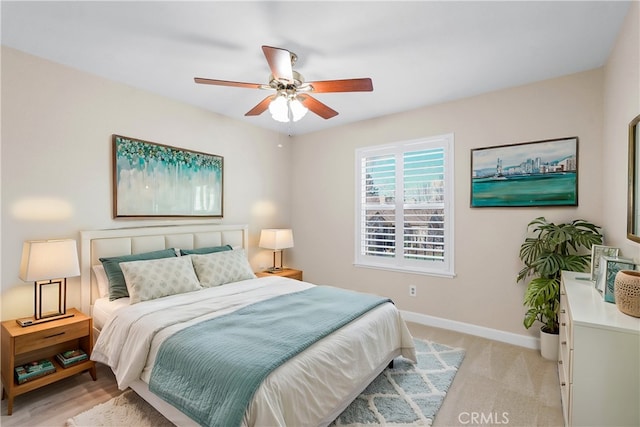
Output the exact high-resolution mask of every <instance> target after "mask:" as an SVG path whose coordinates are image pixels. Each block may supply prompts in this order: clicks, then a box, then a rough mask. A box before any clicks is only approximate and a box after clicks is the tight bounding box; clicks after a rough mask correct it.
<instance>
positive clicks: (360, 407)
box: [65, 339, 465, 427]
mask: <svg viewBox="0 0 640 427" xmlns="http://www.w3.org/2000/svg"><path fill="white" fill-rule="evenodd" d="M415 343H416V350H417V358H418V363H417V364H415V365H414V364H412V363H411V362H409V361H408V360H406V359H403V358H397V359H396V360H395V361H394V367H393V369H389V368H387V369H385V370H384V372H383V373H382V374H380V375H379V376H378V378H376V379H375V380H374V381H373V382H372V383H371V384H370V385H369V387H367V389H366V390H365V391H363V392H362V394H360V396H358V397H357V398H356V400H355V401H354V402H353V403H352V404H351V405H350V406H349V407H348V408H347V409H346V410H345V411H344V412H343V413H342V414H341V415H340V416H339V417H338V419H337V420H336V421H335V422H334V423H333V424H332V426H336V427H337V426H349V427H355V426H361V425H369V426H371V425H402V426H430V425H431V424H432V423H433V419H434V418H435V415H436V413H437V412H438V409H439V408H440V405H442V402H443V401H444V397H445V395H446V393H447V390H448V389H449V386H450V385H451V383H452V382H453V379H454V377H455V375H456V372H457V370H458V367H459V366H460V364H461V363H462V360H463V359H464V355H465V352H464V350H463V349H460V348H453V347H449V346H445V345H442V344H437V343H434V342H431V341H426V340H418V339H416V340H415ZM134 425H135V426H136V427H157V426H172V425H173V424H171V423H170V422H169V421H168V420H167V419H166V418H164V417H163V416H162V415H161V414H160V413H159V412H157V411H156V410H155V409H154V408H152V407H151V406H150V405H149V404H148V403H146V402H145V401H144V400H143V399H142V398H140V397H139V396H138V395H137V394H136V393H134V392H132V391H126V392H124V393H122V394H121V395H119V396H117V397H115V398H113V399H111V400H109V401H108V402H105V403H102V404H100V405H97V406H94V407H93V408H91V409H89V410H88V411H86V412H83V413H81V414H79V415H77V416H75V417H73V418H71V419H69V420H67V423H66V424H65V426H66V427H89V426H91V427H94V426H95V427H98V426H134Z"/></svg>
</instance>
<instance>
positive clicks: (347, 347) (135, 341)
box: [91, 277, 415, 426]
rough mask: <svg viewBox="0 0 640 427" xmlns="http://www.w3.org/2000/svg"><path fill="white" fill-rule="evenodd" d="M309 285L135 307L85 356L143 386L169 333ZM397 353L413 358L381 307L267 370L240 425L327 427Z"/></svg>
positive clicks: (399, 324)
mask: <svg viewBox="0 0 640 427" xmlns="http://www.w3.org/2000/svg"><path fill="white" fill-rule="evenodd" d="M312 286H314V285H312V284H310V283H306V282H300V281H297V280H292V279H287V278H282V277H265V278H260V279H252V280H245V281H242V282H236V283H232V284H228V285H223V286H218V287H214V288H207V289H203V290H201V291H196V292H190V293H185V294H180V295H173V296H171V297H166V298H160V299H156V300H152V301H146V302H144V303H138V304H133V305H130V306H127V307H124V308H121V309H119V310H117V311H116V312H115V313H114V315H113V317H112V318H111V319H110V320H109V321H107V323H106V324H105V325H104V327H103V328H102V331H101V333H100V336H99V337H98V340H97V342H96V345H95V347H94V349H93V353H92V355H91V359H93V360H95V361H97V362H101V363H105V364H107V365H109V366H110V367H111V369H112V370H113V372H114V374H115V376H116V380H117V382H118V387H119V388H120V389H121V390H124V389H126V388H127V387H129V386H130V385H131V384H132V383H133V382H134V381H136V380H138V379H142V380H143V381H144V382H145V383H148V382H149V378H150V375H151V370H152V367H153V362H154V360H155V357H156V354H157V351H158V349H159V347H160V345H161V344H162V342H163V341H164V340H165V339H166V338H167V337H169V336H170V335H171V334H173V333H175V332H177V331H179V330H181V329H183V328H186V327H188V326H190V325H193V324H195V323H198V322H200V321H203V320H206V319H211V318H214V317H218V316H221V315H224V314H227V313H230V312H232V311H234V310H237V309H239V308H242V307H244V306H246V305H248V304H251V303H254V302H258V301H261V300H264V299H267V298H271V297H274V296H277V295H284V294H287V293H291V292H298V291H301V290H304V289H307V288H310V287H312ZM400 354H401V355H403V356H404V357H407V358H408V359H411V360H414V361H415V349H414V344H413V339H412V337H411V334H410V333H409V331H408V329H407V327H406V325H405V323H404V321H403V320H402V318H401V316H400V313H399V311H398V310H397V309H396V308H395V306H394V305H393V304H384V305H382V306H379V307H377V308H376V309H374V310H372V311H371V312H369V313H367V314H366V315H364V316H362V317H360V318H359V319H357V320H355V321H354V322H351V323H350V324H348V325H346V326H345V327H343V328H342V329H340V330H338V331H336V332H334V333H333V334H331V335H329V336H328V337H326V338H325V339H323V340H321V341H319V342H318V343H316V344H314V345H312V346H311V347H309V348H308V349H307V350H305V351H304V352H302V353H300V354H299V355H297V356H296V357H294V358H292V359H291V360H290V361H289V362H287V363H285V364H284V365H282V366H281V367H279V368H278V369H276V370H275V371H273V372H272V373H271V374H270V375H269V376H268V377H267V378H266V379H265V381H264V382H263V383H262V385H261V386H260V388H259V389H258V390H257V392H256V394H255V395H254V398H253V401H252V402H251V404H250V405H249V408H248V410H247V413H246V414H245V419H244V424H245V425H270V426H271V425H324V424H328V423H330V422H331V421H333V419H335V418H336V417H337V415H339V414H340V412H341V411H342V410H343V409H344V408H345V407H346V406H347V405H348V404H349V402H351V401H352V400H353V399H354V398H355V397H356V396H357V395H358V394H359V393H360V392H361V391H362V389H363V388H364V387H365V386H366V385H367V384H368V383H369V382H370V381H372V380H373V379H374V378H375V376H376V375H377V373H379V372H380V370H381V369H382V368H383V367H384V366H385V365H386V364H387V363H388V361H389V360H391V359H392V358H393V357H395V356H398V355H400Z"/></svg>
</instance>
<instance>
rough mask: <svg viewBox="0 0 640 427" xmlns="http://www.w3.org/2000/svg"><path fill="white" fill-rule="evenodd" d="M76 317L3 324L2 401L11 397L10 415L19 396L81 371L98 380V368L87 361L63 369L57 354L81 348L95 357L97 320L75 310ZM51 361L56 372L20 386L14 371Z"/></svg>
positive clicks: (8, 407) (92, 362)
mask: <svg viewBox="0 0 640 427" xmlns="http://www.w3.org/2000/svg"><path fill="white" fill-rule="evenodd" d="M67 313H73V315H74V316H73V317H69V318H66V319H60V320H53V321H51V322H46V323H41V324H37V325H33V326H26V327H22V326H20V325H18V323H16V321H15V320H7V321H5V322H2V398H3V399H4V398H5V397H8V398H9V402H8V405H7V415H11V413H12V411H13V399H14V398H15V397H16V396H19V395H21V394H24V393H27V392H29V391H32V390H35V389H38V388H40V387H43V386H45V385H48V384H51V383H54V382H56V381H59V380H61V379H63V378H67V377H70V376H72V375H75V374H78V373H80V372H84V371H89V373H90V374H91V378H93V380H94V381H95V380H96V378H97V376H96V365H95V362H94V361H92V360H85V361H82V362H79V363H77V364H75V365H71V366H69V367H67V368H64V367H62V365H60V363H59V362H58V360H57V359H56V354H58V353H61V352H63V351H66V350H73V349H76V348H81V349H82V350H84V352H85V353H87V354H88V355H89V356H91V350H92V349H93V320H92V319H91V317H89V316H86V315H85V314H83V313H81V312H79V311H78V310H76V309H75V308H71V309H69V310H67ZM42 359H48V360H50V361H51V362H52V363H53V365H54V366H55V368H56V371H55V372H53V373H50V374H47V375H45V376H42V377H38V378H35V379H33V380H30V381H27V382H25V383H23V384H18V382H17V381H16V379H15V377H14V368H15V367H16V366H20V365H24V364H26V363H29V362H33V361H37V360H42Z"/></svg>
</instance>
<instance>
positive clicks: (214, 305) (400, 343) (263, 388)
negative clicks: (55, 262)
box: [81, 223, 415, 426]
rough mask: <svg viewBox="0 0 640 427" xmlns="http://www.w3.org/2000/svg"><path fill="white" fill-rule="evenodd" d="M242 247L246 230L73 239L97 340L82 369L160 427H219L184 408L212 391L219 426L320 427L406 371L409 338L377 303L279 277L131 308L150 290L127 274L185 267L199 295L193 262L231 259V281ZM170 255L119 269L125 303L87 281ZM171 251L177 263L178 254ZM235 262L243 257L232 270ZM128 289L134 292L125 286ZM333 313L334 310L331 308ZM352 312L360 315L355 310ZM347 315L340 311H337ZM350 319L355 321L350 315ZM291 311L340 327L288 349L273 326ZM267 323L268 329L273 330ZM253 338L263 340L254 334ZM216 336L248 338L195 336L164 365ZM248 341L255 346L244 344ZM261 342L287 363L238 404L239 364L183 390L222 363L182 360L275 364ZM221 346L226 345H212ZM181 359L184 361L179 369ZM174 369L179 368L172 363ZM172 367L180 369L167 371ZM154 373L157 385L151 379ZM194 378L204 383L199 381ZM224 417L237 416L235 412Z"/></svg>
mask: <svg viewBox="0 0 640 427" xmlns="http://www.w3.org/2000/svg"><path fill="white" fill-rule="evenodd" d="M248 241H249V239H248V227H247V226H246V225H221V224H206V223H198V224H193V225H189V224H185V225H176V226H155V227H142V228H126V229H113V230H96V231H83V232H81V283H82V294H81V295H82V297H81V298H82V310H83V312H85V313H91V314H92V316H93V318H94V328H95V331H94V337H97V342H96V346H95V347H94V354H93V355H92V358H94V359H95V360H96V361H98V362H101V363H105V364H107V365H109V366H110V367H111V369H112V370H113V371H114V373H115V375H116V379H117V381H118V386H119V387H120V388H121V389H126V388H129V387H130V388H132V389H133V390H134V391H135V392H136V393H138V394H139V395H140V396H141V397H143V398H144V399H145V400H146V401H147V402H149V403H150V404H151V405H152V406H154V407H155V408H156V409H158V410H159V411H160V412H161V413H162V414H163V415H164V416H165V417H167V418H168V419H169V420H171V421H172V422H173V423H174V424H176V425H180V426H183V425H226V424H227V422H226V419H227V418H221V417H222V416H223V415H224V417H227V416H228V413H227V412H216V411H218V409H216V408H213V409H212V407H214V406H221V407H223V406H225V405H226V404H221V405H211V404H210V403H208V402H209V401H207V400H205V401H203V402H200V401H197V402H196V401H195V400H196V398H197V399H200V398H202V397H203V396H207V395H208V393H209V392H210V390H213V389H214V388H216V390H215V391H211V393H212V395H211V396H208V397H207V399H210V400H215V397H216V396H218V395H219V394H220V393H223V394H224V395H225V396H226V395H229V396H232V397H233V398H230V401H231V405H232V406H233V405H235V406H238V405H239V406H241V407H242V413H241V416H240V417H239V418H238V417H236V418H233V417H231V416H229V417H230V418H229V419H233V420H236V419H237V420H238V421H239V422H238V423H237V424H238V425H249V426H253V425H329V424H330V423H331V422H332V421H333V420H334V419H335V418H337V417H338V416H339V415H340V413H341V412H342V411H343V410H344V409H345V408H346V407H347V406H348V405H349V404H350V403H351V402H352V401H353V399H355V398H356V397H357V396H358V394H360V393H361V392H362V390H364V388H366V386H367V385H368V384H369V383H370V382H371V381H373V379H375V377H376V376H377V375H379V373H380V372H382V370H384V368H385V367H386V366H388V365H389V363H390V362H392V361H393V359H394V358H396V357H398V356H404V357H406V358H408V359H410V360H414V361H415V349H414V347H413V340H412V337H411V335H410V333H409V331H408V329H407V327H406V325H405V323H404V321H403V320H402V318H401V316H400V313H399V311H398V310H397V309H396V307H395V306H394V305H393V304H392V303H391V302H389V301H387V300H384V299H382V300H381V299H380V298H377V297H375V298H374V297H370V298H369V297H364V296H363V298H361V297H360V296H356V295H351V294H353V293H350V292H349V291H345V290H341V289H337V288H332V287H327V286H316V285H314V284H311V283H307V282H301V281H297V280H292V279H288V278H283V277H263V278H256V277H255V276H254V275H252V273H251V272H249V273H247V272H244V273H243V274H244V276H243V277H242V280H238V281H235V280H234V281H231V282H228V281H227V282H225V283H217V282H216V283H214V284H213V285H211V286H206V287H204V288H203V289H195V290H191V291H189V292H178V293H175V294H174V293H171V292H169V293H168V294H167V295H164V294H161V295H164V296H161V297H156V298H150V299H145V298H142V300H140V294H139V293H138V290H136V289H143V291H141V292H142V294H144V292H146V291H145V290H144V288H140V286H148V285H149V283H150V280H151V279H149V275H148V274H147V276H144V275H142V274H141V273H140V274H139V275H138V276H135V273H139V272H140V271H148V269H149V268H156V266H157V265H163V266H164V265H166V264H172V265H173V264H178V263H180V265H185V263H186V262H187V261H186V260H187V259H189V258H190V259H191V261H192V262H193V265H194V269H195V270H196V272H197V274H196V277H197V278H198V279H202V280H200V282H199V283H200V284H201V285H202V284H206V283H207V280H208V279H206V277H207V276H206V274H205V273H203V271H205V270H202V268H200V270H198V268H197V267H198V262H201V261H202V260H206V261H207V262H209V261H211V260H212V259H216V262H217V263H220V262H221V261H220V260H221V259H222V260H225V261H224V262H226V263H229V261H228V260H232V259H233V260H235V261H233V262H234V263H235V262H237V264H238V265H239V266H240V267H238V268H239V269H240V270H242V263H243V262H244V265H246V266H248V265H249V264H248V261H247V259H246V254H247V249H248ZM221 247H227V248H228V250H227V251H226V252H224V253H221V254H214V255H211V254H198V253H197V252H198V251H199V250H200V249H203V250H204V249H205V248H221ZM175 248H179V249H180V250H187V252H188V251H189V250H191V251H192V252H196V253H195V254H192V255H189V256H187V257H185V256H183V257H176V259H175V260H174V259H171V260H149V261H139V262H125V263H121V264H120V265H121V266H122V270H123V272H124V273H125V275H126V278H127V280H128V283H127V286H129V285H131V289H130V290H131V295H129V296H126V297H122V298H118V299H115V300H114V301H110V298H109V297H108V296H105V290H104V289H103V288H104V277H100V276H101V273H100V272H99V270H100V268H99V267H100V265H101V262H100V258H103V259H104V258H110V257H120V256H127V255H135V254H145V253H153V252H157V251H165V250H175ZM180 250H179V251H177V252H178V253H180ZM193 250H195V251H193ZM239 256H243V257H244V261H242V260H240V259H239V258H238V257H239ZM177 258H182V259H179V260H178V259H177ZM96 266H97V267H96ZM142 267H144V269H146V270H144V269H143V268H142ZM145 274H146V273H145ZM165 274H166V273H165ZM247 274H249V275H247ZM143 276H144V277H143ZM241 276H242V274H241ZM138 277H140V278H138ZM209 277H213V276H209ZM218 277H220V276H219V273H216V275H215V278H216V279H217V278H218ZM233 277H235V276H233ZM203 278H205V279H203ZM138 280H139V281H140V283H137V281H138ZM181 280H182V279H181ZM136 286H138V287H139V288H136ZM154 292H155V291H154ZM341 292H344V294H342V293H341ZM352 296H353V297H354V298H357V303H355V302H354V301H356V300H355V299H354V300H353V301H351V300H350V299H349V298H351V297H352ZM316 298H317V300H316ZM367 298H369V299H367ZM339 301H344V303H343V304H340V303H339ZM322 304H325V306H323V305H322ZM358 304H362V305H363V306H362V307H361V308H358V307H359V305H358ZM365 305H366V307H365ZM347 306H349V307H350V308H349V309H346V308H345V307H347ZM305 307H306V308H305ZM258 308H259V310H258ZM357 309H360V310H361V311H358V312H355V311H353V310H357ZM296 310H309V314H308V316H309V319H312V318H313V316H319V315H320V314H319V313H321V312H324V311H325V310H327V312H330V313H334V311H333V310H335V314H332V315H331V316H330V317H332V318H335V319H343V320H342V323H340V324H336V325H332V326H331V328H333V329H331V328H329V329H327V330H324V329H323V330H322V331H321V330H320V329H318V332H309V331H308V330H306V329H305V330H301V331H299V332H295V333H297V334H299V336H297V337H295V336H293V335H295V334H294V332H291V333H289V331H290V330H291V331H294V330H296V329H297V328H295V327H289V326H286V327H283V325H286V323H278V322H286V321H291V319H289V320H283V319H280V318H285V317H288V316H286V315H280V314H284V313H287V314H290V315H291V316H294V313H295V312H296ZM274 313H275V315H276V317H277V319H276V318H274ZM304 313H307V312H306V311H305V312H304ZM314 313H315V314H314ZM234 316H235V317H234ZM260 316H266V317H260ZM269 316H271V317H269ZM305 316H307V315H305ZM325 317H326V316H325ZM237 319H241V320H237ZM265 319H267V320H265ZM274 319H275V320H274ZM333 321H334V320H332V322H333ZM336 321H337V320H336ZM225 322H226V323H225ZM245 323H246V324H245ZM297 323H301V322H297ZM306 323H311V324H312V326H311V327H315V324H317V323H322V322H319V321H316V320H314V321H312V322H306ZM270 325H271V326H270ZM247 326H250V327H248V328H247ZM258 326H260V327H261V328H262V327H265V328H267V329H266V330H265V331H262V330H258ZM236 327H237V328H242V327H245V329H249V331H242V330H239V331H236V330H235V329H234V328H236ZM198 328H200V329H198ZM268 328H273V330H270V329H268ZM282 329H284V330H286V331H287V333H286V334H284V333H283V335H292V337H287V338H286V339H292V340H296V344H295V345H293V346H292V345H291V344H290V343H289V341H279V340H280V338H279V337H278V338H275V335H276V334H277V333H279V332H278V330H282ZM203 331H206V332H203ZM252 331H253V332H252ZM225 332H226V333H228V334H229V333H232V334H233V337H236V336H245V334H249V335H246V336H250V337H252V338H251V339H246V340H241V339H235V338H233V339H231V340H230V341H224V340H225V339H227V340H229V338H228V337H227V338H225V337H221V336H218V335H212V336H209V335H206V336H207V339H201V340H200V342H198V343H197V345H191V347H189V346H188V345H185V344H182V343H181V344H179V345H173V347H177V348H182V347H184V348H189V349H190V350H189V351H188V352H187V354H181V355H179V356H175V355H171V356H169V353H168V350H167V348H170V347H171V345H170V344H173V343H174V342H175V341H176V339H177V338H178V337H180V339H184V338H185V336H188V335H191V336H192V337H191V338H192V339H194V337H195V339H197V338H198V337H204V336H205V333H206V334H208V333H212V334H217V333H225ZM252 333H254V334H255V335H251V334H252ZM236 334H237V335H236ZM316 335H317V336H316ZM272 336H273V339H272ZM310 336H314V339H313V340H311V339H309V340H306V338H307V337H310ZM211 337H215V338H211ZM301 337H304V338H305V339H304V340H302V341H309V342H306V343H304V344H303V343H300V348H299V349H298V344H297V341H301ZM283 339H285V338H283ZM272 340H274V341H278V343H277V344H273V346H274V348H276V349H277V348H278V347H286V348H288V349H290V350H291V351H290V353H291V354H287V355H282V362H281V363H278V364H276V365H275V366H273V367H272V368H271V370H270V371H269V372H268V373H265V374H263V373H260V374H256V376H257V377H259V378H261V379H259V380H257V383H256V384H257V385H256V389H255V390H252V391H250V392H245V391H244V385H241V386H239V385H236V384H235V383H234V381H236V382H240V383H241V384H244V382H245V379H244V377H240V375H239V374H240V373H241V372H242V373H245V371H247V373H246V375H247V376H249V375H250V374H251V372H250V371H251V369H249V368H247V367H248V366H251V367H253V365H254V364H255V363H254V362H253V361H250V362H249V363H247V362H242V363H246V364H245V365H240V366H235V367H234V368H232V369H231V368H229V369H227V371H231V372H233V375H230V377H229V378H223V379H219V378H218V377H216V379H215V380H214V379H208V380H203V384H196V383H195V382H193V381H194V379H198V378H204V376H203V375H204V374H203V373H202V372H203V371H198V370H197V369H206V370H207V371H214V370H215V369H214V368H213V367H214V366H220V367H223V366H228V365H225V364H226V363H229V362H227V361H224V362H219V361H217V360H216V361H215V362H207V363H208V364H207V363H205V365H207V366H209V367H211V369H209V368H207V367H206V366H205V367H204V368H203V367H202V366H192V365H199V363H194V362H193V360H196V361H199V360H201V356H200V355H199V354H197V353H196V350H195V349H196V348H197V350H198V351H202V352H204V353H205V354H207V355H211V357H217V353H216V352H219V353H231V351H232V348H236V347H237V348H236V349H235V350H234V351H236V352H237V355H238V357H237V359H238V360H239V361H242V360H243V357H245V354H249V355H251V354H256V353H262V352H263V351H262V349H264V354H263V355H262V357H263V358H265V357H268V358H271V357H273V358H274V360H275V359H276V358H278V357H280V354H279V353H272V350H271V347H269V346H270V345H271V344H270V343H269V342H268V341H272ZM224 342H226V343H227V344H225V345H220V344H219V343H224ZM284 343H286V345H285V344H284ZM252 346H253V347H252ZM256 346H259V347H256ZM221 348H224V351H222V350H221ZM294 349H295V351H294ZM218 350H220V351H218ZM274 351H280V350H274ZM272 354H274V355H275V356H272ZM240 355H242V357H240ZM192 356H193V358H194V359H189V358H190V357H192ZM176 357H178V358H179V359H175V358H176ZM247 357H248V356H247ZM175 360H181V361H182V360H189V362H188V363H176V362H175ZM162 363H164V365H163V364H162ZM234 363H235V362H234ZM177 365H188V366H190V369H193V370H194V372H191V373H180V374H174V373H173V372H172V371H173V370H174V369H173V367H174V366H177ZM200 365H202V364H200ZM154 366H155V368H154ZM218 370H219V371H220V370H222V371H224V370H225V369H224V368H219V369H218ZM162 372H165V375H168V377H166V376H160V373H162ZM172 375H173V376H172ZM189 375H191V377H189ZM206 375H213V373H211V374H210V373H209V372H206ZM216 375H220V373H217V374H216ZM222 375H224V373H222ZM251 375H253V374H251ZM260 375H262V377H260ZM238 378H242V379H241V380H239V379H238ZM176 381H177V382H176ZM247 381H248V380H247ZM252 381H253V380H252ZM226 383H229V385H228V387H232V389H228V390H225V389H221V390H217V387H219V384H226ZM212 384H215V387H213V386H211V385H212ZM236 389H237V390H241V389H242V390H241V391H237V390H236ZM176 390H177V391H176ZM236 392H237V393H238V394H236ZM166 393H169V394H170V396H167V395H166ZM215 393H218V395H216V394H215ZM247 393H248V394H247ZM159 395H162V396H163V397H159ZM174 395H175V396H174ZM244 395H247V396H248V397H247V398H249V397H250V398H249V400H248V401H247V402H248V403H247V404H246V405H245V404H244V403H243V400H242V399H241V398H236V396H240V397H243V396H244ZM243 398H244V397H243ZM216 401H217V400H216ZM169 402H171V403H169ZM202 407H206V408H202ZM194 408H195V409H194ZM198 408H202V409H201V410H204V411H205V412H206V414H205V415H200V413H198V412H194V411H198V410H199V409H198ZM235 409H236V412H237V408H235ZM187 414H188V415H187ZM202 417H205V418H202ZM206 417H209V418H206ZM196 420H197V421H196ZM234 424H236V422H235V421H234Z"/></svg>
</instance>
